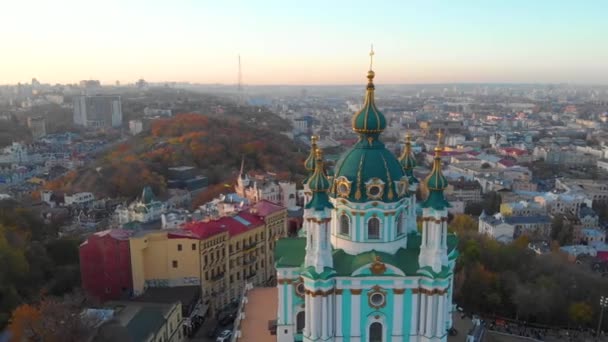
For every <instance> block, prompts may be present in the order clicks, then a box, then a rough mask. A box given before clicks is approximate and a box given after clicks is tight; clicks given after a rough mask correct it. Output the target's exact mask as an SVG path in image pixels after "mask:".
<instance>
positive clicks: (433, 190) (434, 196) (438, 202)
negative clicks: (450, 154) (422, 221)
mask: <svg viewBox="0 0 608 342" xmlns="http://www.w3.org/2000/svg"><path fill="white" fill-rule="evenodd" d="M442 138H443V133H442V132H441V131H439V133H437V146H436V147H435V158H434V160H433V170H431V173H430V174H429V175H428V176H427V177H426V179H425V183H426V187H427V189H428V190H429V196H428V197H427V199H426V201H424V202H423V203H422V207H423V208H427V207H430V208H433V209H435V210H442V209H445V208H447V207H449V206H450V204H449V203H448V201H446V199H445V198H444V196H443V191H444V190H445V189H447V187H448V180H447V178H446V177H445V176H444V175H443V172H442V171H441V152H443V145H442Z"/></svg>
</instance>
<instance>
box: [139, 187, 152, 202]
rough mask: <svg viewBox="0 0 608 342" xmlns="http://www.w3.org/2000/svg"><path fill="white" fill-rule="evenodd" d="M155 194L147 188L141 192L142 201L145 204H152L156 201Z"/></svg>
mask: <svg viewBox="0 0 608 342" xmlns="http://www.w3.org/2000/svg"><path fill="white" fill-rule="evenodd" d="M154 199H155V197H154V192H153V191H152V188H151V187H150V186H147V185H146V186H145V187H144V190H143V191H142V192H141V201H142V202H143V203H145V204H148V203H152V201H154Z"/></svg>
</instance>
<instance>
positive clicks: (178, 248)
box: [177, 243, 182, 251]
mask: <svg viewBox="0 0 608 342" xmlns="http://www.w3.org/2000/svg"><path fill="white" fill-rule="evenodd" d="M177 250H178V251H181V250H182V244H181V243H179V244H177Z"/></svg>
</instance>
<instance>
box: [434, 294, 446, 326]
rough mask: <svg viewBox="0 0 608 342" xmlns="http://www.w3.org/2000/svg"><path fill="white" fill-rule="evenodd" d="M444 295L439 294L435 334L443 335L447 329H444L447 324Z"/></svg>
mask: <svg viewBox="0 0 608 342" xmlns="http://www.w3.org/2000/svg"><path fill="white" fill-rule="evenodd" d="M443 302H444V295H440V296H437V315H435V317H437V322H436V325H435V326H436V328H435V336H443V334H444V333H445V331H443V330H444V329H443V328H444V326H445V312H444V306H443V305H444V304H443Z"/></svg>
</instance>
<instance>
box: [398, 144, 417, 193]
mask: <svg viewBox="0 0 608 342" xmlns="http://www.w3.org/2000/svg"><path fill="white" fill-rule="evenodd" d="M399 163H400V164H401V167H402V168H403V171H404V172H405V175H406V176H408V178H409V179H408V181H409V182H410V183H418V179H416V177H415V176H414V168H415V167H416V158H415V157H414V155H413V153H412V135H411V134H410V133H407V134H406V135H405V146H404V148H403V153H401V156H400V157H399Z"/></svg>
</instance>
